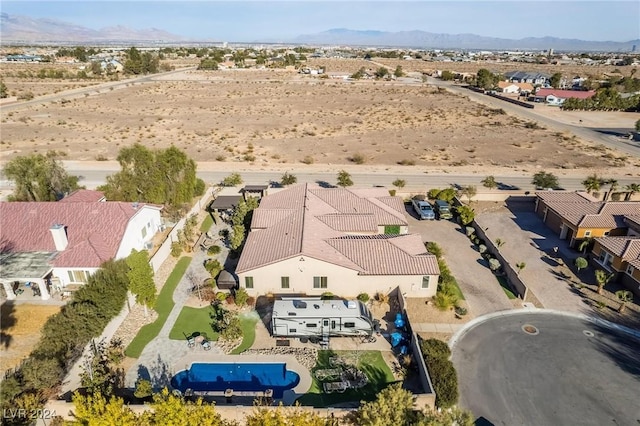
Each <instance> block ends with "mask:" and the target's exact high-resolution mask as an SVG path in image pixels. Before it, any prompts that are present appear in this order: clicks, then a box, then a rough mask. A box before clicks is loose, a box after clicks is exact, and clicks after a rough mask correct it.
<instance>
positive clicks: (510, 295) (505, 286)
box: [496, 275, 517, 299]
mask: <svg viewBox="0 0 640 426" xmlns="http://www.w3.org/2000/svg"><path fill="white" fill-rule="evenodd" d="M496 279H497V280H498V282H499V283H500V287H502V290H504V294H506V295H507V297H508V298H509V299H516V298H517V297H516V295H515V294H513V292H512V291H511V288H510V287H509V283H508V282H507V279H506V278H505V277H499V276H497V275H496Z"/></svg>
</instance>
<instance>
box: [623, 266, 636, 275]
mask: <svg viewBox="0 0 640 426" xmlns="http://www.w3.org/2000/svg"><path fill="white" fill-rule="evenodd" d="M635 270H636V268H634V267H633V266H631V265H627V270H626V271H625V272H626V273H627V274H629V275H633V273H634V272H635Z"/></svg>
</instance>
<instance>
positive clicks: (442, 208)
mask: <svg viewBox="0 0 640 426" xmlns="http://www.w3.org/2000/svg"><path fill="white" fill-rule="evenodd" d="M434 204H435V208H436V214H437V215H438V220H440V219H445V220H448V219H451V218H452V217H453V214H452V213H451V206H449V203H447V202H446V201H443V200H436V201H435V203H434Z"/></svg>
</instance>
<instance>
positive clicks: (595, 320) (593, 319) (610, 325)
mask: <svg viewBox="0 0 640 426" xmlns="http://www.w3.org/2000/svg"><path fill="white" fill-rule="evenodd" d="M521 314H550V315H558V316H564V317H569V318H576V319H581V320H584V321H588V322H590V323H592V324H595V325H599V326H601V327H606V328H610V329H613V330H616V331H618V332H621V333H625V334H629V335H631V336H633V337H635V338H636V339H640V330H635V329H633V328H629V327H625V326H624V325H620V324H616V323H613V322H611V321H607V320H604V319H601V318H596V317H592V316H589V315H585V314H576V313H573V312H565V311H557V310H555V309H538V308H523V309H513V310H508V311H499V312H492V313H490V314H486V315H483V316H480V317H477V318H474V319H473V320H471V321H469V322H468V323H466V324H464V325H463V326H462V328H461V329H460V330H458V331H457V332H455V333H454V335H453V336H451V339H449V343H448V345H449V349H451V350H452V351H453V348H454V347H455V345H456V344H457V343H458V342H459V341H460V339H462V338H463V337H464V335H465V334H467V333H468V332H469V331H471V330H472V329H473V328H475V327H476V326H478V325H480V324H482V323H484V322H485V321H488V320H490V319H493V318H499V317H506V316H511V315H521Z"/></svg>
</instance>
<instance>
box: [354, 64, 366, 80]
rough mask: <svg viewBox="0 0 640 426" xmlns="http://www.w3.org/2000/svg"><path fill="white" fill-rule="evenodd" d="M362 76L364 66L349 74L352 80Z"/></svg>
mask: <svg viewBox="0 0 640 426" xmlns="http://www.w3.org/2000/svg"><path fill="white" fill-rule="evenodd" d="M362 77H364V67H362V68H360V69H359V70H358V71H356V72H354V73H353V74H351V78H352V79H354V80H360V79H361V78H362Z"/></svg>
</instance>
